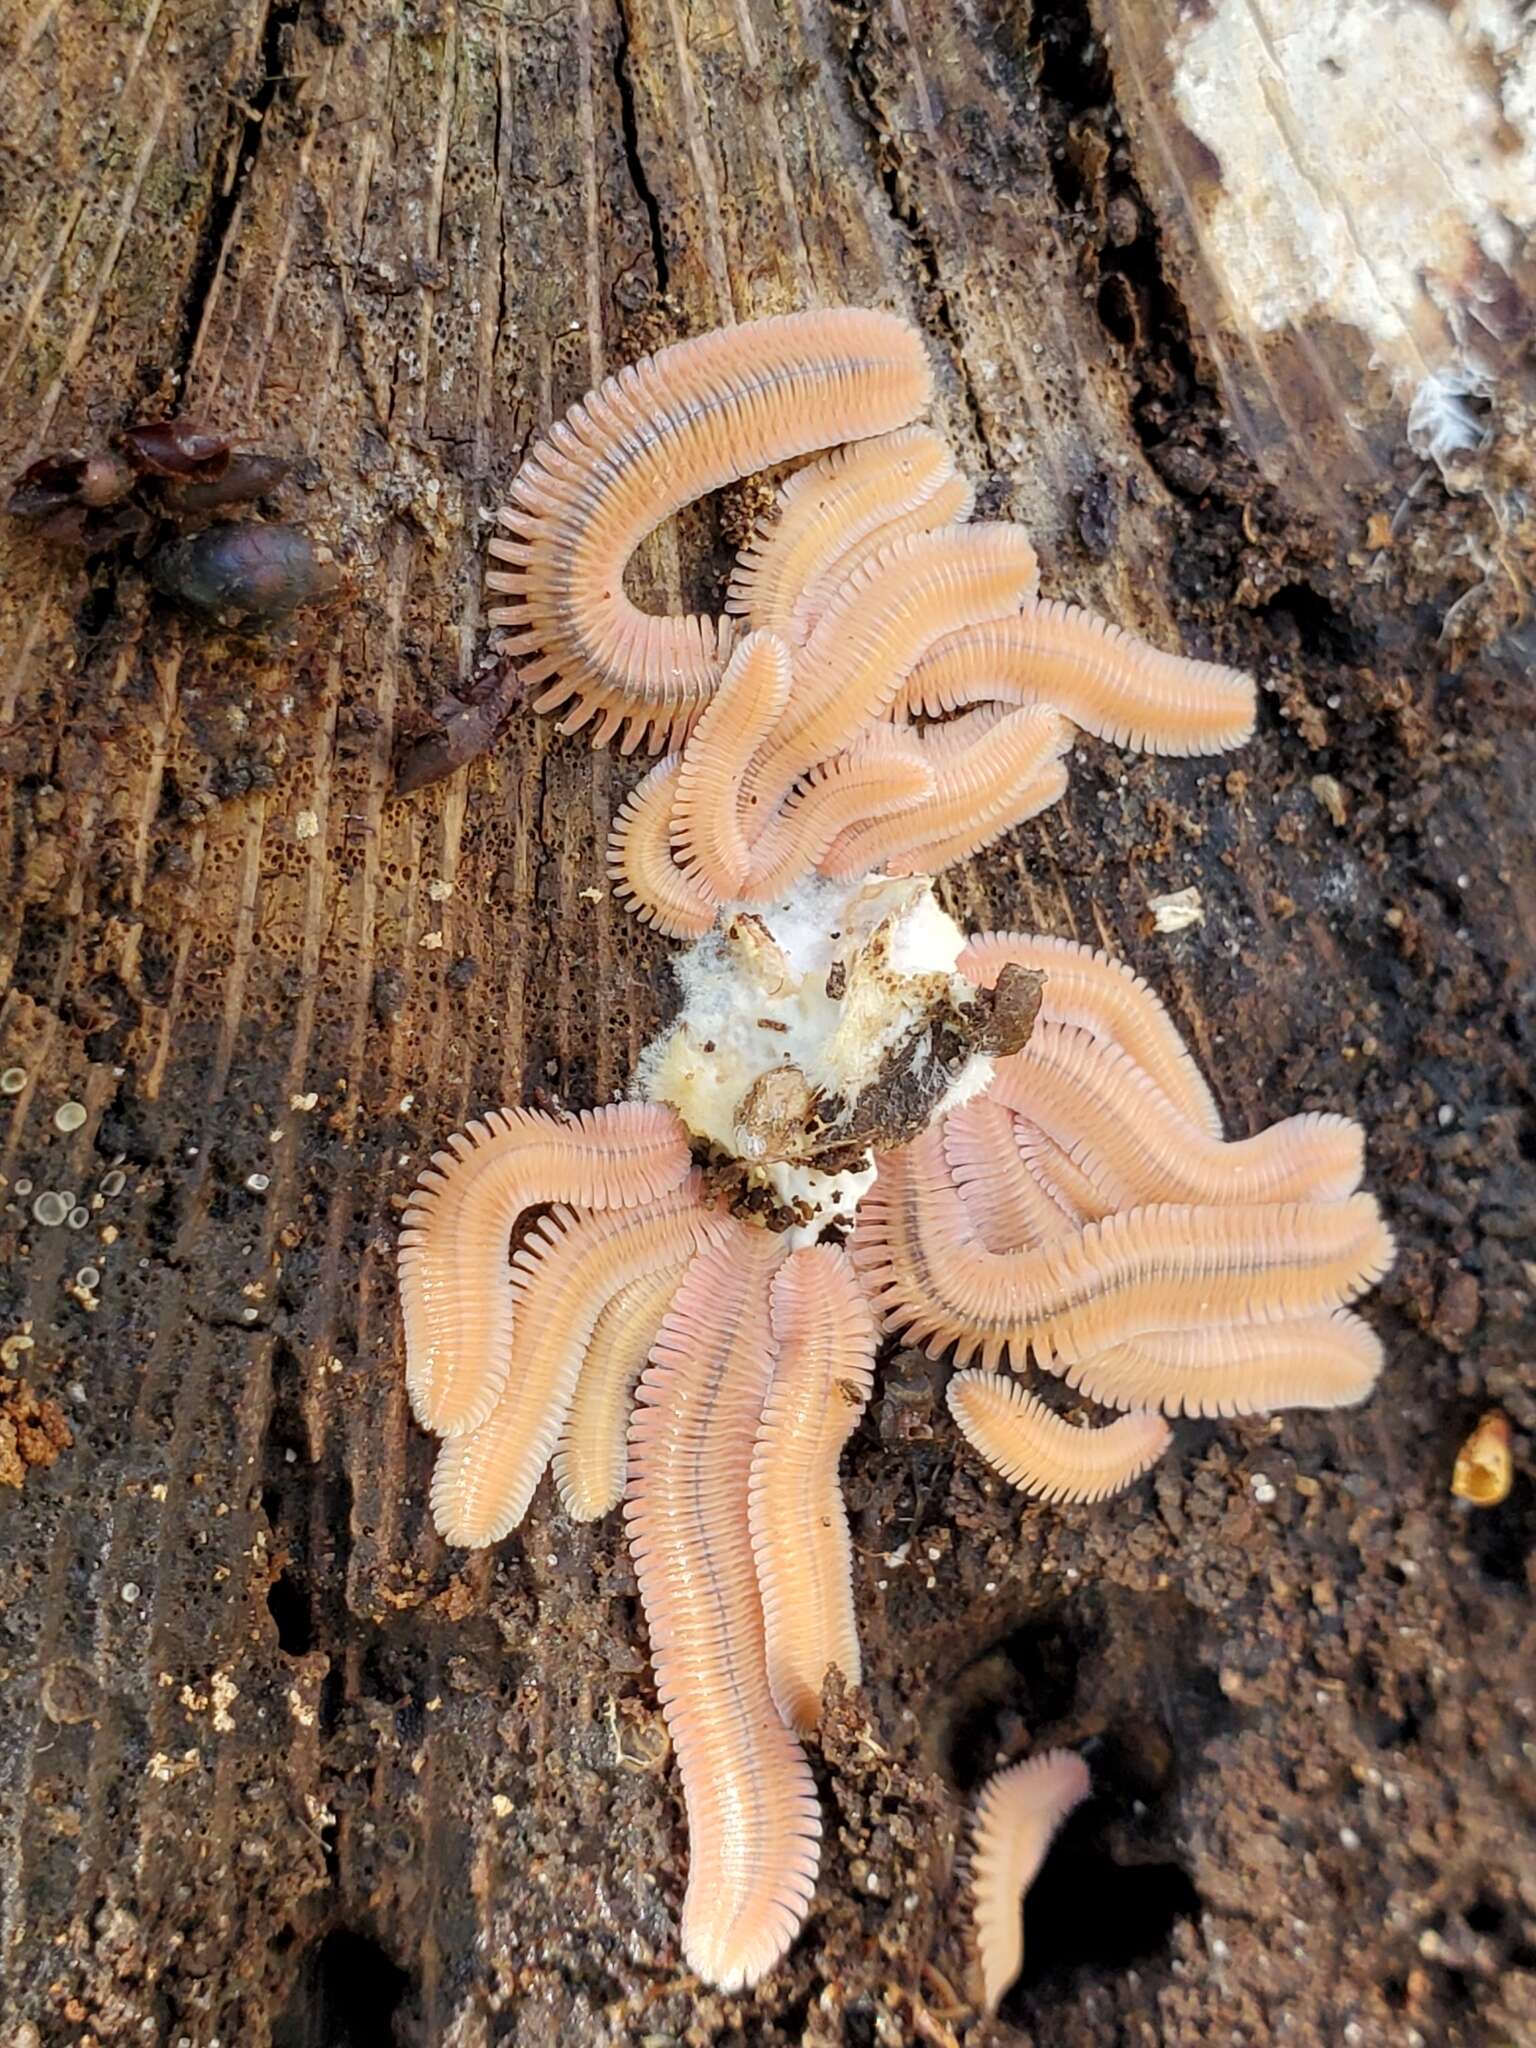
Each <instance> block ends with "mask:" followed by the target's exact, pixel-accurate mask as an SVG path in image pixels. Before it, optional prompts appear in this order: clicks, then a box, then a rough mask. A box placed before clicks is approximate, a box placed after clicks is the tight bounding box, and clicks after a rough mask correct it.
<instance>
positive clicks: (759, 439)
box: [486, 306, 931, 747]
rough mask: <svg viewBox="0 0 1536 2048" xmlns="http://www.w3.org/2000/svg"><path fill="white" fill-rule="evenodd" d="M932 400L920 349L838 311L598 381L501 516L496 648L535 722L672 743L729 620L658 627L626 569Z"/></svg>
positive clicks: (556, 430)
mask: <svg viewBox="0 0 1536 2048" xmlns="http://www.w3.org/2000/svg"><path fill="white" fill-rule="evenodd" d="M930 389H931V380H930V373H929V368H928V358H927V352H926V350H925V349H924V346H923V343H922V340H921V338H920V336H919V335H918V334H917V333H916V332H915V331H914V329H912V328H911V327H909V326H908V325H907V323H906V322H905V321H904V320H900V319H898V318H896V317H895V315H893V314H890V313H879V312H866V311H863V310H861V309H859V308H856V307H849V306H836V307H831V308H829V309H827V310H825V311H819V312H808V313H790V314H785V315H781V316H778V317H775V318H771V319H766V320H753V321H748V322H746V323H745V324H744V325H742V326H739V327H725V328H719V329H717V330H716V331H715V332H714V333H711V334H704V335H699V336H697V337H696V338H695V339H693V340H691V341H683V342H678V343H677V344H676V345H675V346H673V347H671V348H665V349H662V350H661V351H660V352H659V353H658V354H656V355H653V356H646V357H644V358H643V359H642V360H641V361H640V362H638V363H634V364H631V365H630V367H629V368H627V369H624V370H621V371H619V373H618V374H617V375H616V376H613V377H609V378H608V379H607V380H606V381H605V382H604V383H603V384H601V385H599V386H598V388H597V389H596V390H595V391H592V392H590V393H589V394H588V395H587V397H586V398H585V399H583V400H582V401H581V402H580V403H579V404H578V405H576V406H573V407H572V409H571V411H570V412H569V413H568V414H567V415H566V417H565V419H564V420H562V421H561V422H559V423H558V424H557V425H556V426H554V427H552V428H551V429H550V431H549V432H548V434H547V435H546V436H545V437H544V439H543V440H542V441H540V442H539V443H538V444H537V445H536V446H535V448H534V449H533V450H532V452H531V453H530V454H529V456H528V458H527V460H526V461H525V462H524V464H523V466H522V468H521V470H520V471H519V472H518V475H517V478H516V480H515V481H514V483H513V485H512V491H511V500H510V503H509V504H508V505H506V506H505V507H504V508H503V509H502V511H501V512H500V513H499V514H498V517H499V519H500V522H501V525H502V527H503V529H504V535H505V537H503V538H498V539H495V540H493V541H492V542H491V543H490V548H489V552H490V554H491V555H492V556H493V558H494V559H495V561H496V562H497V563H498V564H500V565H502V566H500V567H498V568H495V569H493V570H491V571H490V572H489V574H488V575H487V578H486V582H487V585H488V587H489V588H490V589H491V590H492V591H493V592H494V593H496V594H497V595H498V596H499V597H500V598H502V599H503V600H504V601H503V602H502V603H499V604H497V605H496V606H494V607H493V608H492V611H491V614H490V616H491V621H492V623H493V624H494V625H499V626H504V627H507V628H509V629H510V632H509V637H508V638H507V639H506V641H505V642H504V648H505V651H506V652H507V653H508V654H510V655H514V656H523V655H527V656H530V657H532V659H531V660H530V661H529V663H528V665H527V666H526V667H525V668H524V670H523V680H524V682H525V684H526V685H527V686H528V687H529V688H530V689H532V688H536V687H537V686H539V685H540V684H544V685H547V687H546V688H545V689H544V690H543V693H542V694H541V695H540V696H539V697H538V698H537V699H536V702H535V709H536V710H541V711H548V710H553V709H556V708H558V707H559V706H560V705H561V704H564V703H568V702H569V701H570V700H571V699H572V698H574V699H575V700H576V705H577V709H576V713H575V715H574V717H573V718H571V719H570V720H568V721H567V723H568V726H570V727H573V728H574V727H575V726H577V725H580V724H584V723H586V722H588V721H589V720H590V719H591V718H593V717H597V718H599V720H600V723H599V726H598V743H599V744H603V743H604V742H605V741H606V740H607V739H608V738H610V737H612V735H613V734H614V733H615V732H616V731H618V730H619V729H620V728H622V727H627V734H626V742H625V743H626V747H630V746H634V745H636V744H638V743H639V741H640V740H641V738H642V737H643V736H644V735H645V734H646V732H647V731H648V730H651V729H654V730H655V731H656V732H657V733H658V734H659V735H660V736H661V737H662V738H663V740H665V739H667V738H671V739H673V740H676V739H677V738H679V737H681V735H682V733H683V732H684V731H685V730H686V728H687V726H688V725H689V723H690V722H691V720H692V719H693V717H694V716H695V715H696V714H697V712H698V711H699V710H700V708H701V707H702V706H703V705H704V703H705V702H706V701H707V700H708V698H709V695H710V693H711V692H712V690H713V689H714V686H715V684H716V682H717V681H718V679H719V675H720V671H721V669H722V668H723V667H724V664H725V660H726V657H727V656H728V654H729V652H730V646H731V639H732V634H731V629H730V626H729V623H728V622H726V621H719V620H715V619H710V618H704V617H689V618H666V619H664V618H654V617H651V616H649V615H647V614H646V613H644V612H641V611H640V610H639V609H638V608H637V607H636V606H635V605H634V604H633V603H632V602H631V600H630V599H629V598H628V597H627V596H626V595H625V591H624V569H625V564H626V563H627V562H628V560H629V558H630V556H631V555H632V554H633V553H634V551H635V549H636V547H637V546H638V545H639V543H640V542H641V541H642V540H643V539H644V538H645V536H646V534H647V533H649V532H650V531H651V530H652V528H654V527H656V526H658V525H659V524H660V523H661V521H662V520H664V519H666V518H667V517H668V516H669V515H670V514H671V513H673V512H675V511H677V510H678V509H679V508H680V507H681V506H683V505H686V504H688V503H689V502H690V501H691V500H693V499H695V498H699V497H702V496H704V495H705V494H706V493H707V492H709V491H713V490H718V489H719V488H720V486H721V485H723V484H727V483H731V482H733V481H734V480H735V479H736V478H738V477H743V476H748V475H750V474H752V472H753V471H755V470H759V469H766V468H768V467H770V466H771V465H772V464H774V463H777V462H784V461H786V460H788V459H790V458H791V457H794V456H797V455H804V454H808V453H809V452H810V451H812V450H813V449H819V448H828V447H831V446H832V445H833V444H834V443H836V442H841V441H857V440H860V439H862V438H864V437H866V436H868V435H872V434H884V433H888V432H890V431H892V430H893V429H895V428H897V427H901V426H904V425H906V423H907V422H908V421H909V420H911V419H913V418H914V417H915V416H916V415H917V414H918V413H919V412H921V411H922V409H923V407H924V406H925V405H926V404H927V402H928V398H929V392H930Z"/></svg>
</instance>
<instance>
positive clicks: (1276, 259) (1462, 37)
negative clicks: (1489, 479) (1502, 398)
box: [1169, 0, 1536, 459]
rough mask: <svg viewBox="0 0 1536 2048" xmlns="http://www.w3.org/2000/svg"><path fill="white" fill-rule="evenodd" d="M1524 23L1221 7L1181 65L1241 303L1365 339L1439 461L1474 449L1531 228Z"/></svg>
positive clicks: (1297, 3) (1494, 11) (1535, 206)
mask: <svg viewBox="0 0 1536 2048" xmlns="http://www.w3.org/2000/svg"><path fill="white" fill-rule="evenodd" d="M1528 12H1529V10H1528V9H1521V8H1520V7H1518V6H1516V5H1514V4H1512V0H1460V4H1457V5H1455V6H1439V5H1431V4H1429V0H1396V4H1392V5H1386V6H1383V5H1375V4H1369V0H1348V4H1345V5H1340V4H1339V0H1265V4H1264V5H1263V6H1254V5H1250V4H1249V0H1218V4H1217V5H1215V6H1214V7H1212V8H1210V9H1202V10H1199V11H1198V18H1195V19H1193V20H1192V22H1191V25H1190V26H1189V27H1188V28H1187V29H1182V28H1181V29H1180V30H1179V31H1177V32H1176V33H1175V36H1174V38H1173V41H1172V44H1171V47H1170V51H1169V55H1170V57H1171V59H1172V62H1173V72H1174V79H1173V84H1174V99H1175V103H1176V105H1177V107H1178V111H1179V113H1180V115H1181V116H1182V118H1183V120H1184V121H1185V122H1186V123H1187V124H1188V126H1189V127H1190V129H1191V130H1192V131H1193V132H1194V133H1195V135H1197V136H1198V137H1199V139H1200V140H1201V141H1202V142H1203V143H1204V144H1206V146H1207V147H1208V148H1209V149H1210V150H1211V151H1212V152H1213V153H1214V155H1215V156H1216V158H1217V159H1218V160H1219V163H1220V167H1221V169H1220V188H1219V191H1218V192H1217V193H1216V194H1215V195H1214V204H1213V206H1212V208H1211V211H1210V213H1209V215H1208V216H1207V217H1206V218H1205V220H1204V221H1203V223H1202V228H1201V237H1202V242H1203V245H1204V247H1205V251H1206V254H1207V256H1208V257H1209V258H1210V260H1211V261H1212V263H1213V265H1214V267H1215V269H1216V271H1217V274H1218V277H1219V280H1220V282H1221V284H1222V286H1223V289H1224V291H1225V293H1226V296H1227V298H1228V300H1229V302H1230V303H1231V304H1233V305H1235V306H1240V307H1242V309H1243V312H1244V316H1245V318H1247V319H1248V320H1250V321H1251V322H1252V323H1254V324H1255V325H1256V326H1258V327H1259V328H1261V329H1263V330H1265V331H1268V332H1275V331H1278V330H1280V329H1283V328H1286V327H1289V326H1300V325H1302V324H1304V323H1311V324H1316V323H1317V322H1319V321H1323V320H1333V321H1342V322H1347V323H1348V324H1350V325H1351V326H1354V327H1356V328H1358V329H1359V330H1360V332H1361V333H1362V334H1363V335H1365V336H1366V338H1367V340H1368V341H1369V343H1370V344H1371V348H1372V352H1373V356H1374V359H1375V360H1376V361H1377V362H1378V363H1380V364H1381V365H1382V366H1383V367H1384V368H1385V369H1386V370H1387V372H1388V374H1389V375H1390V377H1391V379H1392V382H1393V385H1394V388H1395V390H1396V392H1397V395H1398V397H1399V398H1400V400H1401V401H1402V402H1403V403H1404V404H1407V405H1411V407H1412V410H1413V423H1412V432H1413V436H1414V440H1415V445H1418V446H1422V447H1423V448H1424V450H1425V452H1427V453H1430V454H1432V455H1435V456H1437V457H1439V458H1441V459H1444V458H1445V457H1446V456H1449V455H1451V454H1453V453H1455V452H1456V451H1457V450H1460V449H1467V448H1471V447H1475V446H1476V445H1477V443H1478V439H1479V437H1480V428H1479V425H1478V422H1477V420H1476V418H1475V416H1474V414H1473V411H1472V409H1471V408H1470V407H1469V405H1468V404H1467V400H1468V398H1470V397H1475V396H1478V395H1481V394H1482V393H1483V392H1484V391H1485V390H1486V388H1487V387H1486V384H1485V383H1484V381H1483V377H1482V366H1481V365H1480V364H1479V362H1478V360H1477V353H1478V335H1479V331H1480V329H1481V328H1482V327H1483V326H1485V325H1486V324H1487V319H1486V314H1487V311H1488V308H1489V307H1491V306H1492V301H1493V299H1494V297H1495V296H1496V295H1497V293H1498V291H1499V289H1500V284H1499V279H1500V274H1501V273H1503V274H1505V275H1506V276H1507V274H1508V273H1509V271H1510V270H1511V268H1512V267H1513V266H1515V265H1517V264H1518V263H1519V261H1520V256H1521V247H1522V243H1523V241H1524V239H1525V238H1526V237H1527V236H1529V235H1530V233H1531V232H1532V230H1533V229H1536V26H1533V24H1532V23H1531V21H1530V20H1529V19H1527V18H1526V16H1527V15H1528ZM1195 13H1196V11H1195V10H1190V14H1191V16H1194V15H1195ZM1496 311H1497V309H1496V308H1495V309H1494V312H1495V314H1496ZM1494 325H1495V327H1496V326H1497V319H1496V318H1495V320H1494Z"/></svg>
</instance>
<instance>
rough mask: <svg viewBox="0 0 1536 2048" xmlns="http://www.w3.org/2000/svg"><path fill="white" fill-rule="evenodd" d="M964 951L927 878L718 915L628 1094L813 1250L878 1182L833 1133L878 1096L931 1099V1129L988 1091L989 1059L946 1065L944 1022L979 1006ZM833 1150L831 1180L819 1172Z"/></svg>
mask: <svg viewBox="0 0 1536 2048" xmlns="http://www.w3.org/2000/svg"><path fill="white" fill-rule="evenodd" d="M963 944H964V937H963V934H962V933H961V931H960V928H959V926H958V925H956V924H955V922H954V920H953V919H952V918H951V917H949V916H948V915H947V914H946V913H945V912H944V911H943V910H942V909H941V908H940V907H939V904H938V902H937V901H936V899H935V897H934V894H933V884H932V882H931V881H930V880H929V878H928V877H927V876H922V875H919V876H911V877H903V878H902V879H900V880H887V879H886V878H884V877H883V876H874V877H871V878H869V879H868V880H865V881H863V882H859V883H857V884H855V885H854V886H853V887H852V888H851V889H850V888H849V887H848V885H847V884H846V883H836V882H827V881H823V880H821V879H820V878H818V877H812V878H811V879H810V880H808V881H806V882H805V883H803V884H801V886H800V887H799V888H798V889H796V890H795V891H794V893H793V894H792V895H791V896H790V897H789V898H788V899H787V900H786V901H785V902H783V903H781V904H778V905H776V906H775V907H774V908H773V909H771V910H753V911H742V910H739V909H735V910H733V909H731V908H729V907H728V908H727V909H726V910H724V911H722V913H721V916H720V920H719V922H718V923H717V925H716V926H715V927H714V929H713V930H712V931H710V932H708V933H706V935H705V936H704V937H703V938H702V939H699V940H698V941H697V942H696V943H695V944H694V945H692V946H690V947H689V948H688V950H687V952H685V953H683V954H681V955H680V956H679V957H678V958H677V959H676V960H675V961H674V962H673V967H674V971H675V973H676V975H677V979H678V984H679V987H680V989H681V992H682V998H683V1003H682V1009H681V1011H680V1013H679V1015H678V1017H677V1019H676V1021H675V1022H674V1023H673V1024H672V1025H670V1026H669V1027H668V1028H667V1030H665V1031H664V1032H662V1034H661V1035H660V1036H659V1037H658V1038H656V1039H654V1040H653V1041H652V1043H651V1044H650V1045H649V1046H647V1048H646V1049H645V1051H644V1052H643V1053H642V1054H641V1057H640V1063H639V1066H638V1068H637V1072H636V1091H637V1093H638V1094H639V1095H640V1096H642V1097H643V1098H644V1099H645V1100H646V1101H648V1102H663V1103H666V1104H668V1105H669V1106H670V1107H671V1108H673V1109H675V1110H676V1111H677V1113H678V1115H679V1116H680V1117H681V1118H682V1120H683V1122H684V1123H685V1124H686V1125H687V1127H688V1129H689V1132H690V1133H691V1134H692V1136H693V1138H694V1139H695V1140H696V1141H698V1142H700V1143H701V1144H704V1145H707V1146H708V1147H709V1148H710V1149H711V1152H712V1154H713V1155H714V1156H716V1157H719V1158H726V1159H736V1160H740V1161H741V1162H743V1164H744V1165H745V1166H746V1168H747V1169H748V1174H749V1178H750V1179H751V1180H752V1181H753V1182H754V1183H755V1184H756V1185H758V1186H761V1187H763V1188H765V1189H768V1190H770V1191H771V1192H772V1193H773V1194H774V1195H776V1196H777V1198H778V1199H779V1201H780V1202H782V1203H784V1204H786V1205H787V1206H790V1207H793V1208H795V1209H797V1210H798V1211H799V1213H800V1215H801V1217H802V1218H803V1225H802V1228H801V1229H800V1230H798V1231H797V1232H796V1233H795V1236H796V1238H798V1239H799V1240H800V1241H802V1242H809V1241H811V1240H813V1239H814V1238H815V1236H816V1234H817V1232H818V1231H819V1230H820V1229H821V1228H822V1227H823V1226H824V1225H825V1224H826V1223H828V1222H830V1221H833V1220H835V1219H838V1218H845V1219H846V1218H851V1217H852V1215H853V1212H854V1210H855V1209H856V1208H857V1207H858V1204H859V1201H860V1199H861V1197H862V1196H863V1195H864V1193H865V1192H866V1190H867V1189H868V1188H869V1186H870V1185H871V1183H872V1182H873V1180H874V1175H875V1169H874V1162H873V1159H872V1158H871V1157H870V1155H869V1152H868V1151H867V1150H864V1151H862V1152H860V1153H859V1154H858V1158H857V1163H856V1164H850V1163H849V1162H848V1160H847V1157H846V1154H847V1151H848V1144H847V1142H846V1141H842V1142H840V1141H839V1137H838V1132H839V1129H840V1127H841V1126H843V1125H849V1126H851V1127H853V1128H858V1129H862V1126H861V1125H860V1124H859V1122H858V1119H859V1116H860V1113H861V1109H862V1110H868V1109H869V1107H870V1104H871V1103H872V1101H873V1100H874V1099H875V1093H876V1091H889V1090H891V1089H892V1088H893V1087H895V1088H896V1089H897V1090H898V1091H904V1090H906V1089H907V1088H910V1090H911V1091H912V1094H913V1096H914V1098H915V1099H921V1098H922V1097H923V1096H924V1095H926V1094H931V1095H932V1107H931V1109H930V1110H929V1111H928V1117H929V1120H931V1118H932V1117H935V1116H939V1115H942V1114H943V1113H944V1112H945V1111H946V1110H949V1109H953V1108H956V1107H958V1105H959V1104H960V1103H961V1102H964V1101H967V1100H968V1099H969V1098H970V1097H971V1096H973V1095H976V1094H979V1093H980V1092H981V1090H982V1089H984V1088H985V1087H986V1085H987V1083H988V1082H989V1081H990V1079H991V1077H992V1062H991V1060H990V1059H989V1058H988V1057H987V1056H985V1055H984V1054H980V1053H974V1052H971V1053H967V1054H965V1055H964V1056H963V1057H961V1058H959V1059H954V1058H953V1057H951V1058H950V1060H949V1064H947V1065H946V1064H945V1059H946V1054H945V1051H944V1043H945V1026H946V1024H948V1023H950V1022H951V1021H952V1019H953V1017H954V1014H955V1012H956V1010H957V1009H958V1008H961V1007H964V1006H965V1005H967V1004H968V1003H970V1002H971V1001H972V1000H973V998H974V991H973V990H972V989H971V987H970V985H969V984H968V983H967V982H966V981H965V979H964V977H962V976H960V975H957V974H956V973H955V961H956V959H957V958H958V957H959V954H960V950H961V947H962V946H963ZM829 1147H835V1148H836V1149H837V1150H838V1153H839V1158H838V1161H837V1170H835V1171H833V1172H825V1171H822V1170H821V1169H820V1167H819V1166H818V1164H817V1161H818V1158H819V1157H820V1156H822V1155H824V1154H825V1153H826V1152H827V1150H828V1148H829Z"/></svg>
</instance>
